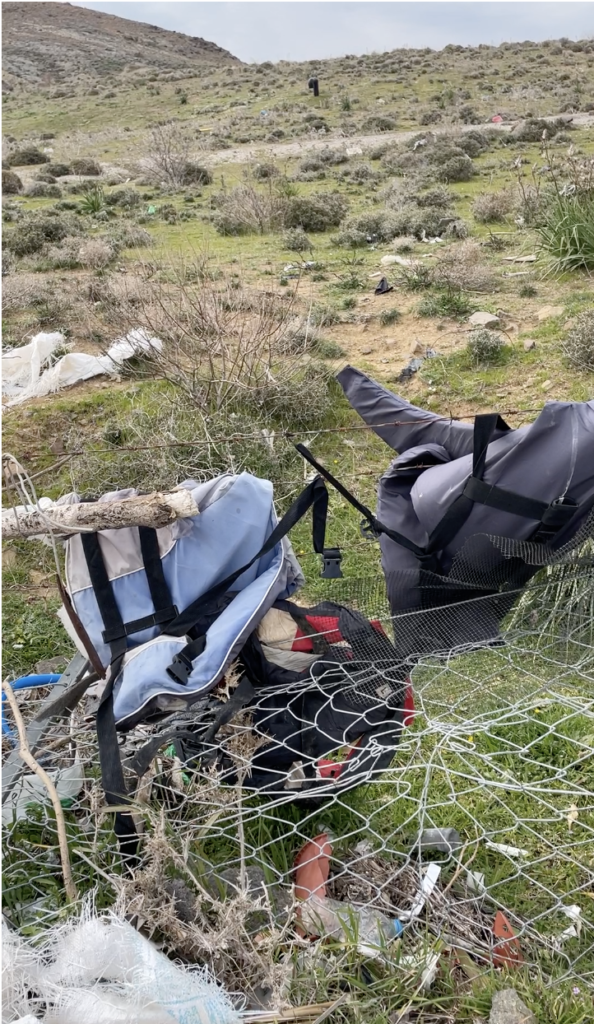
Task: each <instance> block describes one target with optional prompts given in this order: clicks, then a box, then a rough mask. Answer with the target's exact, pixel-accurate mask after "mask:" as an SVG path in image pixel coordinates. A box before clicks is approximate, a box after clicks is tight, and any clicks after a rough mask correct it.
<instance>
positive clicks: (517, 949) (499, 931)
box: [493, 910, 524, 967]
mask: <svg viewBox="0 0 594 1024" xmlns="http://www.w3.org/2000/svg"><path fill="white" fill-rule="evenodd" d="M493 935H494V937H495V939H497V940H498V941H497V942H496V943H495V944H494V946H493V963H494V964H496V965H497V966H498V967H519V965H520V964H522V963H524V957H523V956H522V949H521V946H520V943H519V942H518V940H517V938H516V935H515V932H514V930H513V928H512V926H511V924H510V923H509V921H508V919H507V917H506V916H505V914H503V913H502V912H501V910H498V911H497V913H496V914H495V920H494V922H493Z"/></svg>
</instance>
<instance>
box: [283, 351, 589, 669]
mask: <svg viewBox="0 0 594 1024" xmlns="http://www.w3.org/2000/svg"><path fill="white" fill-rule="evenodd" d="M337 380H338V381H339V383H340V384H341V386H342V388H343V390H344V392H345V395H346V397H347V398H348V400H349V402H350V404H351V405H352V406H353V408H354V409H355V410H356V411H357V412H358V413H359V415H360V416H361V417H362V418H363V420H364V421H365V422H366V423H367V424H369V426H371V427H372V428H373V430H374V431H375V433H376V434H378V436H379V437H381V438H382V439H383V440H384V441H386V443H387V444H388V445H389V446H390V447H391V448H393V449H394V450H395V451H396V452H398V457H397V458H396V459H394V461H393V462H392V464H391V465H390V467H389V469H388V470H387V471H386V473H384V475H383V476H382V478H381V480H380V482H379V487H378V500H377V513H376V515H374V514H373V513H371V512H370V510H369V509H366V508H365V507H364V506H362V505H361V504H360V503H359V502H357V501H356V500H353V495H351V494H349V492H348V491H347V490H346V489H345V488H344V487H342V485H340V483H339V482H337V481H335V480H334V478H333V477H332V476H331V474H329V473H328V471H327V470H324V467H321V466H320V465H319V464H318V463H317V462H316V460H315V459H313V457H312V456H311V454H310V453H309V452H307V449H304V448H303V446H300V450H301V453H302V454H303V455H304V456H305V457H306V458H308V460H309V461H310V462H311V463H312V464H313V465H314V466H315V467H316V468H317V469H318V472H320V473H322V474H323V475H324V476H325V478H326V479H327V480H330V482H331V483H333V484H334V485H335V486H338V488H339V490H340V491H341V493H342V494H343V495H344V496H345V497H346V498H347V500H349V501H351V503H353V504H355V507H357V508H358V509H359V511H361V512H362V513H363V515H364V518H365V523H366V530H367V532H368V533H371V535H372V536H374V537H376V538H377V539H379V543H380V548H381V557H382V568H383V571H384V575H385V577H386V583H387V588H388V596H389V601H390V607H391V611H392V614H393V615H394V616H395V617H401V616H402V615H403V613H411V614H410V615H405V618H404V619H402V620H401V621H400V622H399V623H398V621H397V618H395V620H394V625H395V629H399V631H400V638H399V644H397V646H399V649H401V650H402V651H406V653H407V654H408V655H414V654H416V653H428V652H436V651H439V650H451V649H453V648H455V647H458V646H461V645H464V644H474V643H477V642H484V641H488V640H489V639H494V638H496V637H497V636H498V633H499V623H500V621H501V619H502V618H503V616H504V615H505V613H506V611H508V610H509V608H510V607H511V605H512V604H513V601H514V600H515V596H516V595H517V592H518V589H520V588H521V587H522V586H523V585H524V584H525V583H526V582H527V581H528V579H530V577H531V576H532V575H534V574H535V573H536V572H537V570H538V569H539V568H540V567H541V566H542V565H543V564H546V562H547V560H548V559H550V557H551V552H554V551H555V550H558V549H559V548H560V547H561V546H562V545H566V544H568V543H569V542H571V540H572V538H574V537H576V536H578V535H579V532H580V530H582V529H583V527H584V524H585V523H586V521H587V520H588V517H589V516H591V513H592V508H593V507H594V401H589V402H548V403H547V404H546V405H545V406H544V408H543V410H542V412H541V413H540V414H539V416H538V417H537V419H536V420H535V421H534V423H532V424H530V425H529V426H524V427H520V428H519V429H517V430H512V429H511V428H510V427H508V425H507V424H506V423H505V422H504V421H503V420H502V419H501V417H499V416H497V415H486V416H477V417H476V419H475V423H474V426H473V425H472V424H470V423H468V424H467V423H461V422H457V421H455V420H452V419H450V418H449V417H445V416H438V415H436V414H435V413H433V412H428V411H426V410H423V409H419V408H417V407H416V406H414V405H411V404H410V403H409V402H407V401H405V399H403V398H400V397H399V396H397V395H394V394H392V392H390V391H388V389H387V388H385V387H382V385H380V384H378V383H377V382H376V381H374V380H372V379H371V378H370V377H368V376H367V375H366V374H364V373H362V372H361V371H360V370H357V369H355V368H353V367H351V366H347V367H346V368H345V369H343V370H342V371H341V372H340V373H339V374H338V375H337ZM477 599H478V600H477ZM481 599H484V600H481ZM470 601H472V605H469V604H468V602H470ZM427 609H436V611H435V612H434V613H433V614H432V615H427V614H425V613H426V611H427ZM418 612H423V613H424V614H422V615H418V614H417V613H418Z"/></svg>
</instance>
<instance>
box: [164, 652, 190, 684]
mask: <svg viewBox="0 0 594 1024" xmlns="http://www.w3.org/2000/svg"><path fill="white" fill-rule="evenodd" d="M191 671H192V662H191V661H190V659H189V658H186V656H185V655H184V654H183V653H180V654H176V655H175V658H174V659H173V661H172V662H171V665H169V666H168V668H167V675H168V676H169V677H170V678H171V679H173V681H174V682H175V683H181V684H182V686H186V685H187V682H188V679H189V678H190V673H191Z"/></svg>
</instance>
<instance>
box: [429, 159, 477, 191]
mask: <svg viewBox="0 0 594 1024" xmlns="http://www.w3.org/2000/svg"><path fill="white" fill-rule="evenodd" d="M475 174H476V170H475V167H474V164H473V162H472V160H471V159H470V157H469V156H467V155H466V153H461V154H460V156H452V157H450V159H449V160H446V161H445V163H443V164H441V165H440V166H439V167H438V168H437V171H436V177H437V179H438V181H443V182H445V184H446V185H449V184H451V183H453V182H455V181H470V180H471V179H472V178H474V176H475Z"/></svg>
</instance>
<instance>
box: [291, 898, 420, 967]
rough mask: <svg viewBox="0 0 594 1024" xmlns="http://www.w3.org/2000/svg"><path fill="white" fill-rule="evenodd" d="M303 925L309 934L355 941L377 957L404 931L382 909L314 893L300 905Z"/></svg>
mask: <svg viewBox="0 0 594 1024" xmlns="http://www.w3.org/2000/svg"><path fill="white" fill-rule="evenodd" d="M299 916H300V920H301V925H302V927H303V928H304V929H305V930H306V931H307V932H308V933H309V934H310V935H316V936H322V935H325V936H328V937H332V938H335V939H339V940H343V941H344V940H345V939H346V940H347V941H349V940H350V941H355V942H356V943H357V949H358V950H359V952H360V953H363V954H364V955H366V956H371V957H374V956H375V957H377V956H380V955H381V954H382V952H383V951H384V950H385V949H386V946H387V945H388V944H389V943H390V942H392V941H393V940H394V939H396V938H398V937H399V936H400V935H401V934H402V925H401V923H400V921H398V920H396V919H390V918H389V917H386V915H385V914H382V913H381V911H379V910H373V909H371V908H367V907H355V906H353V905H352V904H351V903H342V902H341V901H339V900H333V899H327V898H325V897H319V896H315V895H313V896H311V897H310V898H309V899H308V900H307V901H305V902H304V903H302V904H301V906H300V915H299Z"/></svg>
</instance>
